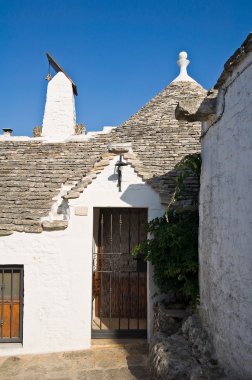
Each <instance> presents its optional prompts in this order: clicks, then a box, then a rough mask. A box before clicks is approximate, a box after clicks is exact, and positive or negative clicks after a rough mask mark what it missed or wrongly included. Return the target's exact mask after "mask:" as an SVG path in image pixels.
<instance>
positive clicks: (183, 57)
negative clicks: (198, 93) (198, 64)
mask: <svg viewBox="0 0 252 380" xmlns="http://www.w3.org/2000/svg"><path fill="white" fill-rule="evenodd" d="M189 63H190V61H189V59H187V53H186V52H185V51H181V53H179V59H178V61H177V64H178V65H179V67H180V73H179V75H178V76H177V78H175V79H174V80H173V81H172V83H173V82H195V83H196V81H195V80H194V79H193V78H191V77H190V76H189V75H188V74H187V66H188V65H189Z"/></svg>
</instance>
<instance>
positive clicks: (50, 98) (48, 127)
mask: <svg viewBox="0 0 252 380" xmlns="http://www.w3.org/2000/svg"><path fill="white" fill-rule="evenodd" d="M75 124H76V114H75V99H74V93H73V87H72V83H71V81H70V80H69V79H68V78H67V77H66V75H65V74H64V73H63V72H61V71H59V72H58V73H57V74H56V75H55V76H54V77H53V78H52V79H51V80H50V81H49V82H48V86H47V95H46V105H45V112H44V119H43V127H42V136H43V137H45V138H46V139H47V140H55V141H59V140H65V139H67V138H68V137H70V136H73V135H74V133H75V132H74V126H75Z"/></svg>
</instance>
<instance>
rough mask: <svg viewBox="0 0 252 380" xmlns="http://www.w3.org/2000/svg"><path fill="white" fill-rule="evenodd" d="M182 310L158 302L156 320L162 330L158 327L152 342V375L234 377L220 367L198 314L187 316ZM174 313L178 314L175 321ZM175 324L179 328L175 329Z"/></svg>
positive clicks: (159, 378)
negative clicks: (185, 317) (226, 374)
mask: <svg viewBox="0 0 252 380" xmlns="http://www.w3.org/2000/svg"><path fill="white" fill-rule="evenodd" d="M157 308H158V311H159V312H158V313H157ZM180 312H181V313H180ZM182 312H183V310H180V311H179V310H175V311H174V312H172V311H171V310H170V309H169V308H165V307H164V305H162V304H161V305H160V304H159V305H157V306H156V310H155V323H156V327H157V326H159V328H161V329H162V331H156V333H155V334H154V335H153V337H152V339H151V342H150V355H149V363H150V374H151V379H152V380H224V379H226V380H231V379H229V378H228V379H227V377H226V376H225V374H224V371H223V370H222V369H221V368H220V367H219V365H218V362H217V359H216V356H215V352H214V349H213V345H212V343H211V340H210V338H209V335H208V333H207V330H206V329H205V328H204V327H203V326H202V324H201V322H200V318H199V317H198V315H192V316H190V317H189V318H187V319H184V318H183V317H182V316H183V315H185V314H186V311H184V313H185V314H183V313H182ZM172 314H173V317H172ZM165 315H167V320H166V323H165ZM174 315H176V318H177V319H175V323H174ZM179 317H180V323H179ZM157 320H158V321H157ZM175 326H176V329H177V331H176V332H175V333H173V330H175Z"/></svg>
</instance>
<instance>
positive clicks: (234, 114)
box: [199, 53, 252, 380]
mask: <svg viewBox="0 0 252 380" xmlns="http://www.w3.org/2000/svg"><path fill="white" fill-rule="evenodd" d="M238 73H239V74H238ZM226 86H229V87H228V89H227V91H226V95H225V97H224V92H223V91H220V95H219V96H218V107H217V108H218V115H217V116H220V117H221V118H220V120H219V121H217V123H216V124H215V125H214V126H212V127H211V128H210V129H209V131H208V133H207V134H206V136H205V137H204V138H203V139H202V175H201V190H200V236H199V255H200V289H201V295H200V296H201V314H202V317H203V320H204V321H205V323H206V324H207V325H208V326H209V329H210V331H211V333H212V335H213V337H214V345H215V348H216V351H217V356H218V359H219V361H220V363H221V364H222V365H223V366H224V367H225V368H227V369H230V370H232V371H233V372H234V373H235V374H236V378H237V379H238V378H239V379H244V380H245V379H247V380H248V379H251V378H252V349H251V348H252V330H251V320H252V297H251V289H252V275H251V273H252V255H251V247H252V233H251V231H252V195H251V194H252V171H251V162H252V128H251V126H252V91H251V88H252V53H249V54H248V55H247V57H246V59H245V60H244V61H243V62H242V64H240V65H239V66H238V67H237V68H236V69H235V71H234V73H233V75H232V76H231V77H230V78H229V79H228V81H227V83H225V84H224V87H226ZM223 112H224V113H223ZM208 127H209V122H205V123H204V125H203V130H205V131H206V130H207V128H208Z"/></svg>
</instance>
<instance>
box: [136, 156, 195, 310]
mask: <svg viewBox="0 0 252 380" xmlns="http://www.w3.org/2000/svg"><path fill="white" fill-rule="evenodd" d="M200 166H201V159H200V155H199V154H192V155H188V156H186V157H185V158H184V159H183V160H182V161H181V162H180V163H179V164H178V165H177V166H176V168H177V169H178V172H179V175H178V177H177V178H176V182H175V191H174V194H173V197H172V200H171V202H170V204H169V206H168V209H167V211H166V213H165V215H164V216H162V217H161V218H156V219H154V220H152V221H151V222H149V223H148V226H147V230H148V232H149V233H150V238H149V239H147V240H146V241H144V242H142V243H141V244H139V245H138V246H136V247H135V248H134V250H133V255H135V256H138V255H143V257H144V258H145V260H147V261H149V262H151V263H152V264H153V265H154V282H155V284H156V285H157V286H158V288H159V291H160V292H161V293H168V292H169V291H170V290H174V291H175V292H177V293H180V294H182V295H183V296H184V298H185V300H187V301H188V302H192V303H196V300H197V297H198V293H199V285H198V225H199V218H198V194H197V195H196V197H195V198H194V206H195V207H194V208H189V209H184V210H183V208H182V209H178V207H176V201H177V200H178V199H180V198H181V195H182V194H183V193H184V191H185V183H186V179H187V178H188V177H189V176H194V177H195V178H196V179H197V180H199V177H200Z"/></svg>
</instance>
